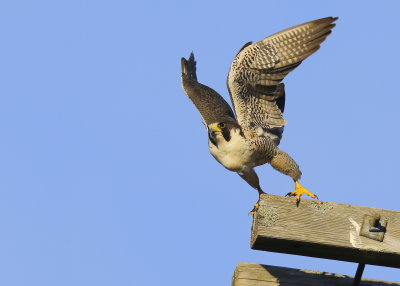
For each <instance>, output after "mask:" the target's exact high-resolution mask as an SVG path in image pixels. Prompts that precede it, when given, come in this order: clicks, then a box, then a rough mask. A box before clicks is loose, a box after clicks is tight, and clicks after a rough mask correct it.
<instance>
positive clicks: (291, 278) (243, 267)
mask: <svg viewBox="0 0 400 286" xmlns="http://www.w3.org/2000/svg"><path fill="white" fill-rule="evenodd" d="M352 281H353V277H351V276H345V275H338V274H332V273H327V272H320V271H310V270H299V269H292V268H286V267H277V266H268V265H261V264H253V263H239V265H238V266H237V267H236V269H235V273H234V275H233V279H232V286H279V285H290V286H296V285H298V286H300V285H301V286H304V285H308V286H325V285H329V286H343V285H351V284H352ZM361 282H362V283H361V285H365V286H395V285H396V286H399V285H400V283H394V282H389V281H378V280H371V279H366V278H364V279H362V280H361Z"/></svg>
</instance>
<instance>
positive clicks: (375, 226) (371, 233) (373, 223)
mask: <svg viewBox="0 0 400 286" xmlns="http://www.w3.org/2000/svg"><path fill="white" fill-rule="evenodd" d="M387 223H388V220H387V219H383V218H381V216H380V215H374V216H372V215H365V216H364V219H363V223H362V226H361V229H360V236H364V237H368V238H370V239H373V240H376V241H380V242H382V241H383V238H384V236H385V232H386V226H387Z"/></svg>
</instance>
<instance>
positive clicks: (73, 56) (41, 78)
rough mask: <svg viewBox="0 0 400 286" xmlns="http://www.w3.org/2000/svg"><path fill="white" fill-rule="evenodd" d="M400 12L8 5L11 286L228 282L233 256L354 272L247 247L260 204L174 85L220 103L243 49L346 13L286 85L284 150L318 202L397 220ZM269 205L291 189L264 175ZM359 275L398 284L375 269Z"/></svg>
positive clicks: (1, 187) (6, 226) (268, 172)
mask: <svg viewBox="0 0 400 286" xmlns="http://www.w3.org/2000/svg"><path fill="white" fill-rule="evenodd" d="M399 9H400V3H399V2H398V1H384V2H383V1H382V2H379V3H378V2H376V1H341V2H339V1H335V2H333V1H331V2H327V1H196V2H191V1H173V0H172V1H162V2H161V1H154V2H151V1H140V2H138V1H136V2H135V1H101V0H97V1H91V0H87V1H40V0H38V1H7V2H6V1H3V2H2V3H1V4H0V39H1V44H0V77H1V84H0V94H1V96H0V134H1V135H0V136H1V137H0V138H1V140H0V173H1V179H0V269H1V274H0V284H1V285H229V283H230V280H231V276H232V274H233V271H234V269H235V266H236V264H237V263H239V262H254V263H264V264H271V265H277V266H287V267H293V268H300V269H314V270H321V271H327V272H334V273H341V274H346V275H354V273H355V270H356V267H357V265H356V264H354V263H346V262H340V261H330V260H322V259H315V258H308V257H300V256H292V255H285V254H276V253H269V252H260V251H253V250H251V249H250V248H249V240H250V227H251V217H250V216H247V213H248V211H249V210H250V209H251V207H252V204H253V203H254V202H255V201H256V200H257V192H256V191H255V190H253V189H251V188H250V187H249V186H248V185H247V184H246V183H245V182H244V181H242V179H241V178H240V177H239V176H237V175H236V174H234V173H232V172H228V171H227V170H225V169H224V168H223V167H222V166H220V165H219V164H218V163H217V162H216V161H215V160H214V159H213V158H212V157H211V155H209V153H208V149H207V136H206V132H205V129H204V127H203V125H202V123H201V120H200V116H199V114H198V112H197V110H196V109H195V108H194V106H193V105H192V103H191V102H190V101H189V100H188V98H186V96H185V95H184V93H183V91H182V89H181V83H180V58H181V57H182V56H186V57H187V56H188V55H189V53H190V52H191V51H194V53H195V55H196V59H197V62H198V78H199V80H200V81H201V82H202V83H204V84H207V85H209V86H211V87H213V88H214V89H215V90H217V91H218V92H220V93H221V94H222V95H223V96H225V98H228V96H227V95H228V93H227V90H226V86H225V79H226V75H227V72H228V69H229V65H230V63H231V61H232V59H233V57H234V56H235V54H236V52H237V51H238V50H239V48H240V47H241V46H242V45H243V44H244V43H246V42H248V41H257V40H260V39H261V38H264V37H266V36H268V35H270V34H273V33H275V32H277V31H279V30H282V29H286V28H288V27H291V26H294V25H297V24H301V23H303V22H307V21H310V20H314V19H317V18H322V17H326V16H339V17H340V19H339V20H338V22H337V27H336V28H335V29H334V32H333V34H332V35H331V36H330V37H329V38H328V39H327V41H326V42H324V43H323V45H322V48H321V50H320V51H318V52H317V53H316V54H315V55H313V56H312V57H310V58H309V59H307V60H306V61H305V62H304V63H303V64H302V65H301V66H300V67H299V68H298V69H296V70H295V71H294V72H292V73H291V74H290V75H289V76H288V77H287V78H286V80H285V83H286V92H287V105H286V110H285V116H286V119H287V121H288V122H289V124H288V125H287V126H286V129H285V134H284V138H283V141H282V143H281V148H282V149H283V150H285V151H287V152H288V153H289V154H291V155H292V156H293V157H294V158H295V159H296V161H297V162H298V163H299V164H300V166H301V168H302V171H303V179H302V183H303V184H304V186H305V187H307V188H308V189H309V190H310V191H313V192H315V193H317V194H318V195H319V197H320V199H321V200H325V201H334V202H339V203H345V204H353V205H362V206H372V207H376V208H385V209H393V210H399V199H400V192H399V190H398V189H399V180H398V179H399V170H400V168H399V159H400V150H399V146H400V137H399V134H398V124H399V122H400V118H399V116H400V115H399V103H400V97H399V85H398V83H399V76H398V67H399V64H400V55H399V50H400V37H399V27H400V24H399V22H398V12H399ZM257 172H258V174H259V176H260V180H261V186H262V187H263V189H264V190H265V191H267V192H270V193H272V194H276V195H283V194H286V193H287V192H288V191H291V190H292V189H293V183H292V181H291V179H290V178H288V177H286V176H283V175H282V174H280V173H278V172H276V171H274V170H272V168H271V167H270V166H269V165H267V166H263V167H259V168H257ZM364 276H365V277H369V278H375V279H383V280H389V281H399V280H400V270H399V269H394V268H384V267H374V266H367V267H366V270H365V274H364Z"/></svg>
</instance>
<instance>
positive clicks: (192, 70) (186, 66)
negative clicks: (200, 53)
mask: <svg viewBox="0 0 400 286" xmlns="http://www.w3.org/2000/svg"><path fill="white" fill-rule="evenodd" d="M181 63H182V77H186V79H189V80H195V81H197V75H196V61H195V60H194V54H193V52H191V53H190V56H189V59H188V60H186V59H185V58H182V59H181Z"/></svg>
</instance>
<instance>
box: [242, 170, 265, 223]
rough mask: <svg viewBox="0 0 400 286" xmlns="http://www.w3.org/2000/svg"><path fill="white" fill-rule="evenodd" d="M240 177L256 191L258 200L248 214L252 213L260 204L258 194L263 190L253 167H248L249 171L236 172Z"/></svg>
mask: <svg viewBox="0 0 400 286" xmlns="http://www.w3.org/2000/svg"><path fill="white" fill-rule="evenodd" d="M238 174H239V176H240V177H242V178H243V180H245V181H246V182H247V183H248V184H249V185H250V186H252V187H253V188H254V189H256V190H257V191H258V201H257V203H255V204H254V208H253V209H252V210H251V211H250V212H249V215H251V214H252V215H254V214H255V212H256V210H257V209H258V207H259V206H260V204H259V202H260V196H261V194H264V192H263V190H262V189H261V187H260V182H259V180H258V176H257V173H256V172H255V171H254V169H250V170H249V171H246V172H240V173H238Z"/></svg>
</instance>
